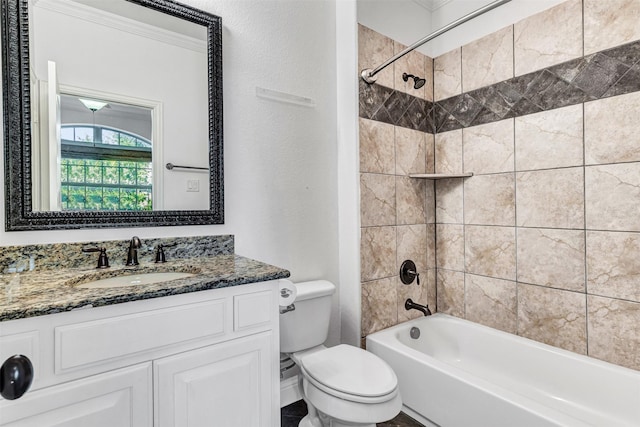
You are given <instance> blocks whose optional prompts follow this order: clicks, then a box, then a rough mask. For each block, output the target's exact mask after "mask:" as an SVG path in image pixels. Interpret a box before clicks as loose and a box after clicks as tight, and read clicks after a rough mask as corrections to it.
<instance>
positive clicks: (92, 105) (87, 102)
mask: <svg viewBox="0 0 640 427" xmlns="http://www.w3.org/2000/svg"><path fill="white" fill-rule="evenodd" d="M78 99H79V100H80V102H82V103H83V104H84V106H85V107H87V108H88V109H89V110H91V111H93V112H94V113H95V112H96V111H100V110H101V109H102V108H104V106H105V105H107V104H108V102H104V101H96V100H95V99H82V98H78Z"/></svg>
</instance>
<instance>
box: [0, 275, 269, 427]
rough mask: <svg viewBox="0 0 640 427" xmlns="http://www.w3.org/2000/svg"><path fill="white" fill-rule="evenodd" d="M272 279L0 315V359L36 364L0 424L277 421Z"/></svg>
mask: <svg viewBox="0 0 640 427" xmlns="http://www.w3.org/2000/svg"><path fill="white" fill-rule="evenodd" d="M277 285H278V283H277V281H271V282H261V283H254V284H247V285H241V286H234V287H229V288H222V289H215V290H209V291H200V292H193V293H188V294H182V295H175V296H168V297H161V298H154V299H149V300H144V301H134V302H128V303H123V304H115V305H110V306H105V307H100V308H87V309H81V310H75V311H71V312H66V313H59V314H53V315H47V316H40V317H32V318H25V319H19V320H11V321H5V322H0V358H2V360H0V363H2V361H4V360H5V359H6V358H7V357H9V356H12V355H14V354H23V355H25V356H27V357H29V359H30V360H31V361H32V364H33V366H34V382H33V384H32V386H31V389H30V390H29V391H28V392H27V393H26V394H25V395H24V396H22V397H21V398H19V399H16V400H11V401H9V400H4V399H2V398H0V426H2V427H6V426H11V427H15V426H23V427H24V426H38V427H42V426H45V427H46V426H65V427H69V426H73V427H75V426H82V427H101V426H109V427H114V426H133V427H151V426H155V427H190V426H194V427H207V426H221V427H234V426H238V427H260V426H265V427H271V426H278V425H279V423H280V405H279V392H280V385H279V335H278V306H277V304H278V300H277V295H278V293H277V290H278V286H277Z"/></svg>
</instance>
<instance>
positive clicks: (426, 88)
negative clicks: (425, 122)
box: [424, 56, 433, 102]
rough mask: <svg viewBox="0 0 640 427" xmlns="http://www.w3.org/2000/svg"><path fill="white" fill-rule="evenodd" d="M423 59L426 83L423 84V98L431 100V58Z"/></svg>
mask: <svg viewBox="0 0 640 427" xmlns="http://www.w3.org/2000/svg"><path fill="white" fill-rule="evenodd" d="M425 58H426V60H425V61H424V75H425V76H426V77H425V78H426V79H427V83H426V84H425V85H424V99H426V100H427V101H430V102H433V58H430V57H428V56H426V57H425Z"/></svg>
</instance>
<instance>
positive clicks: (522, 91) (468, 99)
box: [360, 41, 640, 133]
mask: <svg viewBox="0 0 640 427" xmlns="http://www.w3.org/2000/svg"><path fill="white" fill-rule="evenodd" d="M636 91H640V41H636V42H632V43H628V44H624V45H621V46H618V47H615V48H612V49H608V50H604V51H602V52H598V53H594V54H592V55H588V56H585V57H582V58H578V59H574V60H571V61H567V62H564V63H561V64H558V65H554V66H552V67H548V68H544V69H542V70H538V71H535V72H533V73H529V74H524V75H522V76H518V77H514V78H512V79H509V80H505V81H502V82H500V83H496V84H494V85H491V86H487V87H483V88H480V89H477V90H474V91H470V92H466V93H463V94H461V95H457V96H453V97H451V98H447V99H444V100H442V101H439V102H436V103H435V104H434V103H431V102H428V101H425V100H422V99H420V98H416V97H413V96H411V95H407V94H404V93H401V92H398V91H395V90H393V89H389V88H387V87H384V86H380V85H375V84H374V85H368V84H366V83H364V82H362V81H361V82H360V117H363V118H367V119H371V120H377V121H381V122H385V123H390V124H393V125H396V126H402V127H407V128H410V129H415V130H419V131H422V132H428V133H441V132H447V131H451V130H456V129H461V128H466V127H471V126H477V125H481V124H485V123H491V122H495V121H499V120H503V119H508V118H513V117H519V116H524V115H527V114H532V113H537V112H541V111H547V110H552V109H555V108H560V107H566V106H569V105H575V104H580V103H583V102H588V101H594V100H596V99H601V98H607V97H611V96H616V95H623V94H626V93H631V92H636Z"/></svg>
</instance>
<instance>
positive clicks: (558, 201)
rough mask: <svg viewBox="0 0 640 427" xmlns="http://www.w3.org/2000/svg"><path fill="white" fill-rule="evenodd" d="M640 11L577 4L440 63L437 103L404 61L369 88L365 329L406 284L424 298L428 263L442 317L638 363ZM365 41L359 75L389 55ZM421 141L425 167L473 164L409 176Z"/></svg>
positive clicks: (621, 5) (387, 311) (384, 317)
mask: <svg viewBox="0 0 640 427" xmlns="http://www.w3.org/2000/svg"><path fill="white" fill-rule="evenodd" d="M638 22H640V1H635V0H631V1H623V0H608V1H602V0H584V1H582V0H569V1H566V2H564V3H562V4H560V5H559V6H556V7H555V8H552V9H549V10H547V11H545V12H543V13H540V14H538V15H535V16H532V17H530V18H528V19H526V20H524V21H521V22H519V23H516V24H515V25H513V26H509V27H507V28H505V29H503V30H501V31H497V32H496V33H493V34H491V35H489V36H486V37H483V38H481V39H479V40H477V41H475V42H472V43H470V44H468V45H465V46H462V47H461V48H459V49H456V50H454V51H452V52H449V53H446V54H444V55H441V56H439V57H437V58H435V60H434V61H433V74H432V75H433V78H434V86H433V96H434V98H433V99H431V98H430V93H429V90H427V91H425V95H424V98H421V96H422V95H420V94H412V93H411V90H412V89H410V88H408V87H407V86H402V85H400V86H398V85H397V84H398V79H397V77H398V74H399V75H401V74H402V72H403V71H404V70H403V69H402V67H403V66H404V67H406V65H399V62H397V63H396V64H395V65H394V66H392V67H389V68H388V69H386V70H385V71H383V72H382V73H381V74H384V73H387V75H386V76H382V77H381V78H380V79H379V80H378V83H376V84H375V85H370V86H369V85H365V84H361V90H360V116H361V119H360V158H361V218H362V248H361V259H362V281H363V283H362V295H363V303H362V318H363V324H362V334H363V336H366V335H367V334H369V333H371V332H373V331H376V330H379V329H382V328H384V327H387V326H391V325H393V324H395V323H398V322H400V321H403V320H405V319H406V313H404V309H403V308H402V307H401V304H402V303H404V299H406V295H407V294H408V293H411V295H412V296H411V298H413V299H414V300H417V301H419V302H424V301H429V303H430V305H431V306H432V308H433V306H434V301H433V298H434V297H435V295H436V293H435V289H434V286H435V282H436V280H435V278H434V277H433V276H434V272H437V274H436V275H437V310H438V311H441V312H446V313H450V314H453V315H456V316H459V317H464V318H467V319H469V320H472V321H475V322H479V323H483V324H486V325H489V326H492V327H496V328H499V329H503V330H505V331H508V332H511V333H515V334H518V335H522V336H525V337H528V338H532V339H534V340H538V341H542V342H545V343H548V344H551V345H554V346H558V347H562V348H566V349H569V350H572V351H575V352H578V353H583V354H588V355H590V356H593V357H597V358H600V359H604V360H607V361H610V362H613V363H616V364H619V365H623V366H627V367H631V368H634V369H640V328H639V327H638V326H637V325H639V324H640V190H639V189H640V136H639V135H640V122H638V119H637V118H638V117H640V42H638V40H639V39H640V25H637V23H638ZM359 38H360V41H359V43H360V46H359V62H360V69H362V68H366V67H367V66H375V65H378V64H379V63H381V62H383V61H384V60H386V59H387V58H389V57H391V56H392V54H393V53H394V51H393V47H390V46H394V42H393V41H391V40H389V39H386V38H384V37H383V36H381V35H379V34H376V33H374V32H373V31H371V30H369V29H367V28H364V27H361V28H360V34H359ZM396 49H397V47H396ZM416 55H419V54H416ZM424 58H425V61H426V65H425V67H426V76H427V80H428V81H430V79H429V72H430V70H429V66H430V62H431V61H430V60H429V58H426V57H424ZM414 74H416V73H414ZM421 77H422V76H421ZM400 82H401V83H404V82H402V81H401V80H400ZM428 85H429V83H427V86H428ZM404 92H408V93H404ZM413 95H415V96H413ZM430 101H434V102H430ZM423 120H426V123H425V122H424V121H423ZM410 130H411V131H413V132H410ZM433 133H435V138H434V145H433V146H432V145H431V141H432V140H431V138H433V137H434V135H432V134H433ZM403 135H404V136H403ZM408 135H412V136H408ZM421 138H424V141H425V147H426V148H425V154H426V159H427V160H426V161H425V164H424V168H425V171H427V172H429V171H431V168H434V170H435V172H439V173H458V172H473V173H474V174H475V175H474V176H473V177H472V178H467V179H464V180H462V179H450V180H442V181H437V183H436V184H435V194H433V191H434V184H433V183H431V182H430V181H421V180H418V179H411V178H407V177H406V174H407V171H408V170H410V169H411V168H415V169H413V170H410V171H411V172H420V171H422V158H423V156H422V152H421V151H420V148H416V146H418V147H421V144H422V142H421V141H423V139H421ZM411 150H417V151H413V153H414V154H411ZM430 150H433V154H431V153H430ZM432 156H433V157H435V165H434V164H433V161H432V159H433V157H432ZM411 159H413V160H414V161H415V160H417V164H412V166H409V167H407V166H405V165H407V164H409V163H410V161H411ZM408 168H409V169H408ZM434 201H435V205H436V206H435V211H433V204H434ZM423 207H424V221H422V218H423V215H422V209H423ZM409 212H411V213H412V214H408V213H409ZM414 214H415V215H414ZM409 216H410V217H411V218H409ZM433 222H435V223H436V224H435V226H434V225H432V223H433ZM423 225H424V227H423ZM425 229H426V231H423V230H425ZM408 236H410V237H411V238H410V239H407V237H408ZM434 241H435V246H436V247H435V250H434V247H433V244H434ZM406 257H414V258H416V259H414V260H415V261H416V263H417V264H418V269H419V270H420V271H425V272H426V274H424V273H423V275H422V276H421V277H422V278H423V280H422V283H426V284H427V286H426V287H422V286H421V287H420V288H419V287H417V286H415V287H406V286H404V285H401V284H400V282H399V280H398V279H397V271H398V268H399V263H400V262H402V260H403V259H405V258H406ZM434 258H435V259H434ZM434 266H437V269H435V270H434ZM425 275H426V276H427V277H426V279H427V280H424V279H425V278H424V276H425ZM425 292H426V293H427V295H424V293H425Z"/></svg>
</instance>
